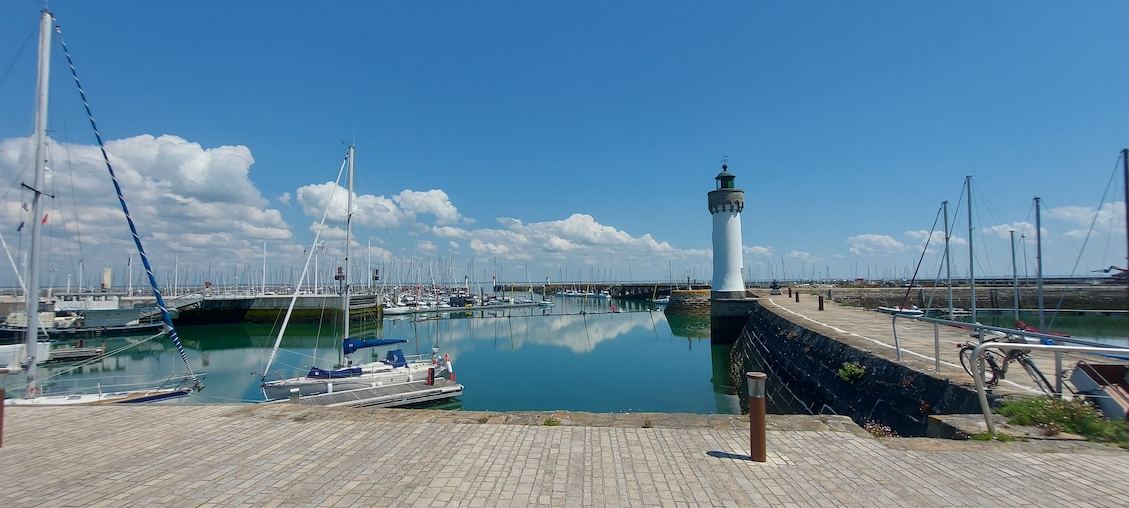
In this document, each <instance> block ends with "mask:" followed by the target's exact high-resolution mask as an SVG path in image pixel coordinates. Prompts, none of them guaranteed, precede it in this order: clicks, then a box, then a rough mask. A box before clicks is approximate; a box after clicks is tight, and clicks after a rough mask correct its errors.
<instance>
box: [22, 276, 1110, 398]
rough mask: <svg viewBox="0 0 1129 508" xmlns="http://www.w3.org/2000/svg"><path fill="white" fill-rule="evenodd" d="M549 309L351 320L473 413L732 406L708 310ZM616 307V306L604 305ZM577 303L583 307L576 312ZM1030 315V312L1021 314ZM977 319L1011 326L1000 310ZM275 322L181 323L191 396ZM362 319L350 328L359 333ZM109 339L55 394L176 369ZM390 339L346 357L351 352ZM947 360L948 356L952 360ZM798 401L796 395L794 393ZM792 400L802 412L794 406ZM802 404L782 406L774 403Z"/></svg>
mask: <svg viewBox="0 0 1129 508" xmlns="http://www.w3.org/2000/svg"><path fill="white" fill-rule="evenodd" d="M555 301H556V306H555V307H551V308H539V307H525V308H515V309H492V310H486V311H476V312H473V313H468V312H462V313H459V312H445V313H441V314H439V315H438V316H437V315H436V314H435V313H431V314H426V315H424V314H420V315H416V316H414V317H412V316H398V317H397V318H395V319H394V318H393V317H389V318H387V319H385V320H384V322H383V323H381V324H377V323H354V324H353V326H354V333H353V334H352V335H354V336H362V337H386V338H404V339H407V340H408V342H407V343H406V344H402V345H400V347H401V348H402V349H403V350H404V351H405V353H407V354H421V355H429V354H430V353H431V348H432V347H433V346H437V347H439V349H440V352H441V353H449V354H450V355H451V358H452V360H453V361H454V364H455V373H456V375H457V376H458V381H459V382H460V383H462V384H463V385H464V386H465V387H466V391H465V392H464V393H463V395H462V396H460V397H459V398H458V399H456V400H454V401H451V402H448V403H445V404H442V405H440V406H438V407H442V408H450V409H465V410H478V411H543V410H556V409H561V410H571V411H591V412H644V411H655V412H672V413H674V412H679V413H699V414H708V413H728V414H737V413H739V412H740V401H739V399H738V395H737V392H736V389H735V388H734V387H733V386H731V381H730V380H729V375H728V362H729V350H730V348H729V347H728V346H715V345H711V344H710V340H709V335H710V328H709V318H687V317H678V316H666V315H665V314H664V313H663V312H661V310H659V311H653V310H652V309H653V307H652V306H650V305H649V304H645V303H641V302H630V301H620V300H614V299H612V300H604V299H587V300H585V299H583V298H578V297H558V298H555ZM613 306H614V308H615V309H616V310H619V311H620V312H612V309H613ZM582 312H583V313H582ZM1022 318H1023V319H1024V320H1025V321H1027V322H1028V323H1029V324H1036V323H1037V322H1038V317H1037V316H1022ZM980 321H981V322H982V323H985V324H990V325H996V326H1010V325H1011V324H1012V320H1011V318H1010V317H1009V316H983V317H981V319H980ZM1050 323H1051V326H1049V327H1048V328H1049V330H1050V331H1055V332H1060V333H1068V334H1072V335H1075V336H1086V337H1095V338H1098V339H1099V340H1101V341H1103V342H1108V343H1110V344H1124V343H1125V342H1126V338H1125V337H1126V328H1127V323H1126V319H1125V318H1124V317H1093V316H1090V317H1077V316H1067V315H1062V316H1059V317H1057V318H1055V319H1054V320H1053V321H1050ZM277 327H278V324H275V325H269V324H265V325H257V324H256V325H252V324H237V325H213V326H185V327H179V328H178V331H179V332H180V337H181V339H182V342H183V344H184V346H185V349H186V350H187V354H188V359H189V361H190V363H191V364H192V368H193V369H194V370H195V371H197V372H203V373H206V376H205V378H204V382H205V384H206V385H207V387H206V388H205V389H204V391H202V392H200V393H197V394H194V395H193V396H192V398H191V399H190V402H194V403H202V404H212V403H238V402H258V401H261V400H263V395H262V393H261V391H260V390H259V384H260V378H259V376H258V375H257V373H261V372H262V370H263V367H264V366H265V364H266V361H267V357H268V356H269V355H270V351H271V346H272V345H273V344H274V341H275V337H276V336H277V333H278V328H277ZM339 327H340V324H339V323H336V322H326V323H322V324H320V325H318V324H291V325H290V326H289V328H288V330H287V333H286V336H285V337H284V338H283V341H282V347H281V349H280V351H279V355H278V358H277V359H276V361H275V364H274V366H273V367H272V368H271V372H270V373H269V374H268V377H269V378H272V379H273V378H280V377H293V376H298V375H301V374H304V373H305V372H306V371H308V370H309V367H310V366H311V365H317V366H320V367H327V366H332V365H334V364H335V363H336V362H338V361H339V345H338V343H337V342H335V338H336V337H337V336H338V334H339ZM358 328H359V330H358ZM141 340H142V339H141V338H130V339H125V338H114V339H109V340H107V341H106V349H107V351H114V350H117V349H119V348H125V350H124V351H122V352H121V353H117V354H113V355H109V356H107V357H106V358H103V359H100V360H99V361H96V362H94V363H91V364H89V365H85V366H82V367H80V368H76V369H73V370H72V368H71V366H62V367H49V368H47V369H46V374H45V375H43V374H41V377H46V384H45V387H46V388H47V389H48V390H50V391H54V392H61V391H67V390H75V391H90V390H91V389H96V387H97V386H98V385H99V384H101V385H102V386H108V385H115V386H117V385H122V384H129V383H135V384H137V385H138V386H150V385H152V384H153V383H154V381H155V380H158V381H159V380H163V379H166V378H168V377H169V376H170V375H172V374H181V373H183V372H184V369H183V363H182V362H181V360H180V356H179V354H178V353H177V351H176V349H175V347H174V346H173V344H172V342H171V341H170V340H169V339H168V338H166V337H161V338H158V339H155V340H150V341H146V342H141V343H138V342H140V341H141ZM387 349H388V348H378V349H377V350H375V351H373V350H370V351H368V355H369V356H364V354H365V352H359V353H356V354H354V359H355V360H358V361H368V359H369V358H370V357H380V356H382V355H383V354H384V351H386V350H387ZM953 360H955V357H954V358H953ZM0 377H3V378H5V379H3V384H4V387H5V388H6V389H8V391H9V393H12V394H16V393H20V392H21V391H22V387H21V384H22V382H23V377H22V376H20V375H19V374H14V375H8V376H0ZM796 395H797V396H798V397H800V398H801V399H802V398H803V394H796ZM797 407H799V408H800V409H796V408H797ZM796 410H802V406H793V407H791V408H789V407H786V405H785V404H779V405H777V407H776V411H774V412H790V411H796Z"/></svg>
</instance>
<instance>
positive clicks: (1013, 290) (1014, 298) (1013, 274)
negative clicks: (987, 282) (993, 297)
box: [1008, 230, 1019, 321]
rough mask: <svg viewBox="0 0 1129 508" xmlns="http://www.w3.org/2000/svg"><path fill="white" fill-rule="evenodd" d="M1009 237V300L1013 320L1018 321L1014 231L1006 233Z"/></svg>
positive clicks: (1017, 284)
mask: <svg viewBox="0 0 1129 508" xmlns="http://www.w3.org/2000/svg"><path fill="white" fill-rule="evenodd" d="M1008 235H1009V236H1010V237H1011V300H1012V305H1014V306H1015V320H1016V321H1019V265H1017V264H1016V263H1015V230H1011V231H1008Z"/></svg>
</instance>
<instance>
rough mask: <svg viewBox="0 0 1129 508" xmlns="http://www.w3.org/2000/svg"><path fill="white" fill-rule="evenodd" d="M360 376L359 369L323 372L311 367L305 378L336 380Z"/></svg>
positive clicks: (351, 368)
mask: <svg viewBox="0 0 1129 508" xmlns="http://www.w3.org/2000/svg"><path fill="white" fill-rule="evenodd" d="M359 375H361V368H360V367H348V368H344V369H337V370H325V369H319V368H317V367H311V368H310V373H309V374H306V377H308V378H311V379H337V378H343V377H356V376H359Z"/></svg>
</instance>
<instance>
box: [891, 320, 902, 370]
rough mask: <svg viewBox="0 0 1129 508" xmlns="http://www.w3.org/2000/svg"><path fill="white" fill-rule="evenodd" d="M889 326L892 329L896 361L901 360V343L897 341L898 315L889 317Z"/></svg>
mask: <svg viewBox="0 0 1129 508" xmlns="http://www.w3.org/2000/svg"><path fill="white" fill-rule="evenodd" d="M890 328H892V329H893V331H894V351H897V353H898V361H899V362H900V361H902V344H901V343H900V342H899V341H898V315H897V314H894V315H893V316H891V317H890Z"/></svg>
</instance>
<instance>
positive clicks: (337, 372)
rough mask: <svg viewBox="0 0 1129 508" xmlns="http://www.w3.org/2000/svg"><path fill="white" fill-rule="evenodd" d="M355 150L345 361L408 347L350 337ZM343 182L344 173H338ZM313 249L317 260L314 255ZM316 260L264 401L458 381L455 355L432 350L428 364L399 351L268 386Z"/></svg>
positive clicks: (344, 300)
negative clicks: (364, 352) (374, 350)
mask: <svg viewBox="0 0 1129 508" xmlns="http://www.w3.org/2000/svg"><path fill="white" fill-rule="evenodd" d="M354 151H355V148H354V146H353V145H349V151H348V155H346V159H347V162H348V168H349V175H348V186H349V190H348V194H349V196H348V199H347V201H346V203H347V204H346V207H347V208H346V212H345V266H344V269H343V270H342V272H341V275H339V277H340V280H342V282H343V284H342V286H343V289H342V292H341V309H340V311H341V315H342V329H343V331H344V332H343V335H342V340H341V348H342V353H343V355H344V356H345V357H346V358H347V357H348V355H349V354H352V353H354V352H356V351H358V350H360V349H364V348H371V347H379V346H387V345H391V344H398V343H404V342H407V340H406V339H367V340H364V339H355V338H352V337H349V294H350V284H349V255H350V252H351V246H350V244H351V239H352V222H353V165H354V164H353V161H354V158H355V154H354ZM338 175H339V178H340V173H338ZM328 211H329V207H328V205H327V207H326V211H325V213H324V214H323V215H322V223H323V224H324V222H325V215H326V214H328ZM321 230H322V228H318V232H317V233H316V234H315V236H314V245H317V243H318V237H319V236H320V234H321ZM312 251H313V249H311V255H312V254H313V252H312ZM309 263H310V258H309V257H307V258H306V266H305V268H303V270H302V277H301V278H299V281H298V284H296V287H295V289H294V294H293V295H292V299H291V302H290V307H289V308H288V309H287V311H286V315H285V317H284V318H283V321H282V326H281V327H280V329H279V332H278V336H277V338H276V339H275V343H274V348H273V349H272V350H271V354H270V357H269V358H268V359H267V365H266V367H265V368H264V369H263V373H262V375H261V377H260V379H261V381H262V390H263V396H264V397H265V398H266V400H278V399H286V398H289V397H290V396H291V395H292V394H293V393H295V390H297V393H298V395H299V396H300V397H303V396H309V395H319V394H323V393H339V392H342V391H348V390H359V389H363V388H372V387H375V386H382V385H389V384H396V383H406V382H411V381H420V380H423V379H427V378H428V377H429V376H437V375H446V376H447V377H449V378H450V379H451V380H452V381H453V380H454V367H453V365H452V363H451V357H450V355H443V357H442V358H440V357H439V349H438V348H432V350H431V357H430V358H424V357H423V355H412V356H408V355H405V354H404V352H403V350H401V349H393V350H390V351H388V352H387V353H386V355H385V358H384V359H383V360H380V361H377V362H366V363H361V364H357V365H355V364H354V362H353V361H352V360H347V363H345V365H343V366H340V368H335V369H324V368H320V367H316V366H315V367H311V368H310V371H309V372H308V373H307V374H306V375H305V376H301V377H294V378H289V379H278V380H272V381H268V380H267V374H268V373H269V372H270V367H271V364H272V363H273V362H274V359H275V358H276V357H277V355H278V348H279V345H280V344H282V337H283V334H284V333H285V332H286V326H287V324H288V323H289V321H290V315H291V313H292V312H293V310H294V302H295V301H296V300H297V297H298V295H299V293H300V290H301V286H302V281H303V280H305V276H306V273H307V270H308V268H309Z"/></svg>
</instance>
